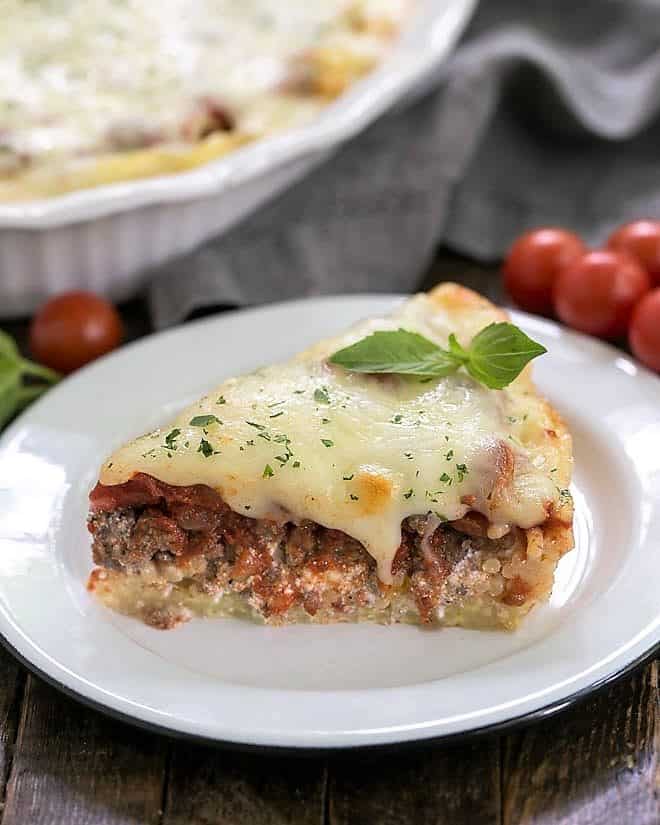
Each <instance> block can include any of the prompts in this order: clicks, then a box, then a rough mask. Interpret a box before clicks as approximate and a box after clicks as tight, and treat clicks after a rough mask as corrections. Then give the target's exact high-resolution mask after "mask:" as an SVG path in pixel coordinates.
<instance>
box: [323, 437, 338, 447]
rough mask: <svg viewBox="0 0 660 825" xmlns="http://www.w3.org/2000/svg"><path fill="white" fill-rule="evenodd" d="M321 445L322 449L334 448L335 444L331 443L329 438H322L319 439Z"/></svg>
mask: <svg viewBox="0 0 660 825" xmlns="http://www.w3.org/2000/svg"><path fill="white" fill-rule="evenodd" d="M321 444H323V446H324V447H334V446H335V442H334V441H331V440H330V439H329V438H322V439H321Z"/></svg>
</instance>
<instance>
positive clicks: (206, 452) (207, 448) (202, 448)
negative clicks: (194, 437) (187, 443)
mask: <svg viewBox="0 0 660 825" xmlns="http://www.w3.org/2000/svg"><path fill="white" fill-rule="evenodd" d="M197 452H198V453H201V454H202V455H203V456H204V458H208V457H209V456H212V455H213V447H212V446H211V445H210V444H209V442H208V441H207V440H206V439H205V438H202V439H201V441H200V442H199V447H198V448H197Z"/></svg>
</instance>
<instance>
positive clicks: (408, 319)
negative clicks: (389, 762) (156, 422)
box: [100, 284, 572, 582]
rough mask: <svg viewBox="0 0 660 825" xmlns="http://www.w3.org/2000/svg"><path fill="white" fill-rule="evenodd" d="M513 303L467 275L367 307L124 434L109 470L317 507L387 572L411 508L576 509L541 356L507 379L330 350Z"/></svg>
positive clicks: (450, 328) (234, 497) (289, 514)
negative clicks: (293, 352) (497, 301)
mask: <svg viewBox="0 0 660 825" xmlns="http://www.w3.org/2000/svg"><path fill="white" fill-rule="evenodd" d="M502 317H503V314H502V313H501V312H500V311H499V310H497V309H495V308H494V307H493V306H492V305H491V304H490V303H489V302H487V301H485V300H483V299H481V298H479V297H478V296H476V295H475V294H474V293H472V292H470V291H469V290H464V289H462V288H461V287H458V286H456V285H454V284H444V285H442V286H441V287H438V288H437V289H436V290H434V292H432V293H431V294H430V295H416V296H414V297H413V298H411V299H410V300H408V301H407V302H406V303H405V304H403V306H402V307H401V308H400V309H398V310H397V311H396V312H394V313H393V314H392V315H391V316H388V317H385V318H374V319H370V320H367V321H364V322H362V323H360V324H358V325H356V326H355V327H353V328H352V329H350V330H349V331H347V332H346V333H344V334H343V335H340V336H338V337H336V338H332V339H328V340H325V341H322V342H320V343H319V344H317V345H315V346H314V347H312V348H311V349H309V350H307V351H305V352H303V353H301V354H300V355H298V356H297V357H296V358H294V359H292V360H291V361H288V362H286V363H284V364H277V365H275V366H271V367H266V368H264V369H260V370H257V371H256V372H253V373H250V374H249V375H244V376H241V377H238V378H231V379H229V380H227V381H225V382H224V383H223V384H221V385H220V386H219V387H218V388H217V389H215V390H214V391H213V392H211V393H209V395H207V396H206V397H205V398H203V399H202V400H201V401H199V402H198V403H196V404H194V405H192V406H191V407H189V408H187V409H186V410H184V411H183V412H182V413H181V414H180V415H178V416H177V417H176V418H175V420H174V421H172V422H171V423H170V424H169V425H168V426H167V427H163V428H161V429H158V430H156V431H155V432H153V433H150V434H148V435H145V436H142V437H141V438H138V439H136V440H135V441H133V442H131V443H130V444H128V445H126V446H125V447H122V448H121V449H119V450H118V451H117V452H116V453H114V455H112V456H111V457H110V459H109V460H108V461H107V462H106V463H105V465H104V466H103V468H102V472H101V476H100V481H101V483H102V484H106V485H112V484H121V483H123V482H125V481H127V480H129V479H130V478H131V477H132V476H133V475H134V474H135V473H138V472H142V473H148V474H150V475H152V476H155V477H156V478H158V479H160V480H162V481H165V482H167V483H169V484H175V485H191V484H206V485H208V486H210V487H212V488H214V489H216V490H217V491H218V492H219V493H220V495H221V496H222V497H223V498H224V499H225V501H226V502H227V503H228V504H229V506H230V507H232V508H233V509H234V510H235V511H236V512H239V513H242V514H244V515H248V516H251V517H254V518H275V519H292V520H294V521H299V520H302V519H310V520H312V521H315V522H318V523H319V524H322V525H324V526H326V527H330V528H334V529H338V530H342V531H344V532H345V533H347V534H348V535H350V536H353V537H354V538H356V539H358V540H359V541H360V542H362V543H363V544H364V546H365V548H366V549H367V551H368V552H369V553H370V554H371V555H372V556H373V557H374V559H376V561H377V563H378V571H379V576H380V578H381V580H382V581H383V582H390V581H391V564H392V560H393V558H394V554H395V553H396V550H397V548H398V546H399V543H400V538H401V522H402V521H403V519H404V518H406V517H407V516H410V515H415V514H420V513H427V512H432V513H435V514H436V516H437V517H438V519H440V520H445V519H448V520H450V521H453V520H455V519H459V518H461V517H463V516H464V515H465V514H466V513H467V512H468V511H470V510H472V511H477V512H480V513H482V514H483V515H484V516H486V517H487V519H488V521H489V524H490V528H489V535H491V536H492V537H493V538H496V537H498V536H500V535H502V534H504V533H505V532H506V531H507V530H508V529H509V527H510V526H511V525H517V526H519V527H523V528H530V527H533V526H535V525H540V524H543V523H544V522H545V521H546V520H547V519H548V518H549V517H550V516H556V517H559V518H561V514H562V509H563V508H564V507H565V496H564V495H562V490H563V489H564V488H565V487H567V486H568V483H569V481H570V475H571V461H572V459H571V442H570V436H569V435H568V433H567V432H566V430H565V428H564V426H563V424H562V422H561V421H560V419H559V418H558V416H557V414H556V413H555V412H554V411H553V410H552V408H550V407H549V405H548V404H547V403H546V402H545V401H544V400H543V399H542V398H540V397H539V396H538V395H537V393H536V391H535V389H534V386H533V384H532V382H531V379H530V370H529V368H527V369H526V370H525V371H523V373H522V374H521V375H520V376H519V377H518V378H517V379H516V381H514V382H513V383H512V384H511V385H510V386H509V387H507V388H506V389H504V390H489V389H487V388H486V387H484V386H482V385H480V384H478V383H477V382H475V381H474V380H473V379H472V378H471V377H470V376H468V375H467V374H466V373H464V372H463V371H459V372H457V373H456V374H454V375H451V376H448V377H445V378H441V379H437V380H434V381H431V382H429V383H420V382H419V381H418V380H416V379H414V378H407V377H399V376H368V375H363V374H358V373H351V372H347V371H345V370H343V369H341V368H339V367H333V366H330V365H329V364H328V363H327V358H328V356H330V355H331V354H332V353H333V352H335V351H336V350H338V349H340V348H342V347H344V346H347V345H348V344H351V343H353V342H355V341H357V340H359V339H360V338H362V337H364V336H365V335H366V334H368V333H370V332H372V331H373V330H377V329H397V328H399V327H403V328H405V329H408V330H412V331H416V332H419V333H421V334H423V335H425V336H426V337H428V338H430V339H431V340H433V341H435V342H436V343H438V344H440V345H443V346H445V345H446V343H447V339H448V336H449V334H450V333H452V332H453V333H455V334H456V336H457V337H458V340H459V341H460V342H461V343H462V344H464V345H467V344H468V343H469V341H470V340H471V338H472V337H473V336H474V335H475V334H476V333H477V332H478V331H479V330H481V329H482V328H483V327H484V326H485V325H487V324H488V323H490V322H492V321H495V320H501V318H502Z"/></svg>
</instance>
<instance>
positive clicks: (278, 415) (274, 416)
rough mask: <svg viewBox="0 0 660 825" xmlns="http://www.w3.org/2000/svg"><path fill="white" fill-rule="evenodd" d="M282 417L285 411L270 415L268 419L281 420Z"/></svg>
mask: <svg viewBox="0 0 660 825" xmlns="http://www.w3.org/2000/svg"><path fill="white" fill-rule="evenodd" d="M281 415H284V410H280V411H279V412H276V413H273V414H272V415H269V416H268V418H279V417H280V416H281Z"/></svg>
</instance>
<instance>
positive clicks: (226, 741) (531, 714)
mask: <svg viewBox="0 0 660 825" xmlns="http://www.w3.org/2000/svg"><path fill="white" fill-rule="evenodd" d="M406 297H407V296H406V294H401V293H376V294H374V293H356V294H345V293H344V294H339V295H324V296H314V297H306V298H299V299H295V300H289V301H280V302H276V303H272V304H267V305H262V306H259V307H247V308H241V309H238V310H232V311H228V312H224V313H219V314H215V315H212V316H210V317H208V318H203V319H199V320H196V321H193V322H190V323H188V324H185V325H181V326H178V327H174V328H172V329H168V330H162V331H159V332H157V333H153V334H151V335H149V336H146V337H143V338H141V339H138V340H136V341H133V342H131V343H130V344H128V345H126V346H124V347H122V348H121V349H120V350H117V351H116V352H115V353H111V354H110V355H108V356H106V357H105V358H103V359H102V360H103V361H104V362H109V361H111V360H113V359H114V358H118V357H123V355H124V354H125V353H126V352H127V351H128V350H130V349H131V348H132V347H135V346H143V345H145V344H146V343H147V342H150V343H152V342H153V340H154V339H158V340H160V339H161V337H162V336H165V337H176V336H177V335H185V333H186V331H187V330H189V329H190V328H192V327H201V326H206V325H213V324H217V323H218V322H221V319H224V318H231V317H235V316H236V315H242V316H249V315H252V314H257V315H258V314H261V313H263V312H268V311H274V312H278V311H282V310H286V308H288V307H292V306H295V305H300V304H307V305H309V304H311V303H314V304H316V305H317V306H318V305H319V304H321V305H323V304H326V303H338V302H341V303H351V302H354V301H358V302H359V301H373V300H378V301H400V300H404V299H405V298H406ZM514 313H515V314H514V320H516V319H520V320H521V321H522V322H523V323H527V322H529V324H530V325H531V326H532V327H534V326H536V327H537V328H542V327H546V328H547V329H548V332H550V331H551V330H552V331H554V332H555V334H556V333H557V331H558V332H559V333H560V335H561V336H564V335H569V336H570V337H575V338H577V339H578V340H579V341H580V342H581V343H582V344H584V345H586V346H588V348H589V349H590V350H591V351H596V352H598V351H600V352H601V353H603V352H604V351H605V352H607V354H608V355H609V356H610V358H616V359H617V360H619V359H620V360H622V361H623V362H624V363H626V364H628V365H629V366H632V367H633V368H634V369H636V370H638V371H639V372H640V373H641V374H642V375H643V376H647V377H649V378H651V379H652V380H658V379H657V377H656V376H655V375H654V374H653V373H651V372H650V371H648V370H646V369H644V368H643V367H640V366H639V365H637V364H636V363H635V362H634V361H633V360H632V359H631V358H630V357H629V356H627V354H625V353H623V352H622V351H620V350H618V349H617V348H615V347H613V346H612V345H610V344H606V343H604V342H601V341H597V340H595V339H592V338H590V337H589V336H586V335H582V334H579V333H574V332H573V331H572V330H568V329H566V328H565V327H563V326H562V325H559V324H556V323H554V322H552V321H549V320H547V319H545V318H539V317H537V316H533V315H528V314H527V313H522V312H517V311H514ZM95 363H98V362H95ZM94 367H95V364H90V365H89V366H88V367H86V368H83V369H82V370H80V371H79V372H78V373H77V374H76V375H75V376H72V380H71V383H75V382H78V381H80V380H84V379H85V375H86V374H87V371H88V370H89V369H94ZM68 383H69V382H68V381H67V382H63V384H61V385H60V386H59V387H56V388H54V392H55V393H57V392H58V391H61V390H62V388H63V387H66V385H67V384H68ZM49 395H50V393H49ZM45 400H46V399H40V400H39V401H37V404H41V403H43V402H45ZM35 406H36V405H35ZM21 419H22V415H21V416H18V417H17V419H16V420H15V421H14V422H12V423H11V424H10V425H9V427H8V428H7V429H6V430H5V432H4V433H3V434H2V437H1V438H0V444H2V442H4V441H5V440H7V441H9V440H10V439H11V436H12V435H13V432H14V429H15V428H18V426H20V422H21ZM0 613H1V615H2V619H3V623H4V621H6V620H7V619H9V617H8V616H7V614H6V611H5V608H4V606H2V610H1V611H0ZM9 623H10V625H11V624H13V623H12V622H11V620H10V621H9ZM654 628H655V623H653V625H652V626H651V631H650V643H649V644H648V645H647V646H644V647H643V648H642V649H641V650H639V649H637V650H634V656H633V658H632V659H630V660H628V661H623V662H622V663H618V665H617V666H616V667H615V669H614V670H611V671H609V672H606V673H601V674H600V675H599V676H598V677H597V678H595V679H593V680H590V681H589V683H588V684H586V685H582V686H581V687H579V688H578V689H577V690H575V691H573V692H572V693H569V694H567V695H564V696H558V697H556V698H554V699H553V700H551V701H550V702H548V703H547V704H545V705H543V706H541V707H539V708H534V709H532V710H528V711H524V712H522V713H520V714H517V715H515V716H510V717H508V718H504V719H501V720H498V721H494V722H490V723H486V724H483V725H475V726H474V727H469V728H467V729H464V730H455V731H451V732H447V733H431V734H429V735H425V731H424V729H423V728H421V729H420V728H419V727H418V729H417V730H415V727H416V726H415V725H411V726H406V729H404V730H399V731H397V730H390V731H387V732H386V735H385V737H384V738H383V737H380V741H375V742H372V743H369V742H364V741H346V740H347V739H349V740H350V737H345V736H343V735H341V736H340V735H329V736H328V737H327V738H328V739H334V741H331V742H329V743H328V744H327V745H320V746H319V745H318V744H306V743H301V742H300V741H298V742H295V743H292V742H291V741H290V742H289V743H287V744H285V745H278V744H273V742H268V741H262V742H260V743H259V742H254V741H253V742H250V741H249V735H248V736H247V737H246V738H245V739H243V740H239V739H231V738H222V737H220V736H216V735H213V734H210V735H209V736H206V735H204V734H202V733H199V732H196V731H191V730H190V729H188V730H185V729H183V727H182V726H181V725H179V724H178V723H179V720H178V719H175V720H174V724H173V725H172V726H169V725H166V724H160V723H158V722H155V721H152V720H150V719H146V718H144V717H143V716H138V715H137V714H131V713H127V712H124V710H121V709H119V708H117V707H113V706H112V705H111V704H108V703H106V702H104V701H102V700H101V699H99V698H95V696H94V695H86V694H85V693H82V692H80V691H79V690H77V689H76V688H75V687H71V686H70V685H69V684H66V683H65V682H62V681H61V680H60V679H59V678H58V677H57V676H54V675H51V674H50V673H49V672H47V671H45V670H43V669H42V668H41V667H40V666H39V665H37V664H35V663H34V662H33V661H32V660H31V659H30V658H29V657H28V656H27V655H25V654H23V653H22V652H20V651H19V650H18V649H17V648H16V647H15V646H14V645H13V644H12V642H10V641H9V639H8V638H7V637H6V636H5V634H4V633H3V632H2V631H0V643H1V644H2V645H3V646H4V647H5V648H6V649H7V650H9V651H10V653H11V654H12V655H13V656H14V657H15V658H16V659H18V660H19V661H20V662H21V663H22V664H23V665H24V666H25V667H26V668H27V669H28V670H29V671H30V672H32V673H35V674H36V675H37V676H39V677H40V678H42V679H44V680H45V681H46V682H47V683H49V684H51V685H52V686H54V687H55V688H56V689H58V690H60V691H61V692H63V693H65V694H66V695H68V696H71V697H73V698H74V699H76V700H77V701H80V702H82V703H83V704H85V705H86V706H89V707H92V708H94V709H96V710H100V711H101V712H103V713H105V714H106V715H109V716H110V717H112V718H115V719H119V720H120V721H123V722H128V723H129V724H132V725H135V726H137V727H139V728H143V729H147V730H151V731H156V732H158V733H161V734H165V735H168V736H174V737H177V738H183V739H186V740H192V741H198V742H204V743H212V744H215V745H218V746H220V747H232V748H239V749H245V750H257V751H278V752H300V751H305V752H310V753H314V752H316V753H320V752H331V751H337V750H342V749H361V748H367V749H382V748H385V749H386V748H389V747H394V746H405V745H413V744H415V743H420V744H421V743H427V742H428V743H432V742H439V741H443V742H445V741H456V740H459V739H464V738H468V737H472V736H479V735H486V734H489V733H495V732H498V731H503V730H506V729H510V728H512V727H515V726H522V725H525V724H529V723H531V722H534V721H537V720H539V719H542V718H547V717H548V716H550V715H553V714H554V713H557V712H559V711H560V710H561V709H563V708H566V707H568V706H572V705H573V704H575V702H578V701H580V700H581V699H583V698H586V697H587V696H589V695H591V694H592V693H594V692H595V691H597V690H599V689H600V688H602V687H604V686H605V685H608V684H610V683H612V682H613V681H615V680H617V679H618V678H620V677H622V676H623V675H625V674H626V673H629V672H631V671H632V670H634V669H635V668H636V667H638V666H641V664H642V663H643V662H645V661H647V660H648V659H650V658H651V657H653V656H655V655H656V654H657V653H658V652H659V651H660V635H658V638H657V639H656V638H655V634H654ZM17 630H18V631H19V634H20V636H24V634H23V633H22V632H21V631H20V629H19V628H17ZM24 638H25V639H26V641H27V642H28V643H29V649H30V650H32V651H34V652H35V653H36V654H37V656H36V657H35V658H39V654H41V658H44V659H47V658H49V656H48V654H47V653H46V652H45V651H44V650H43V649H41V648H40V647H39V645H38V644H36V643H35V642H33V641H32V640H31V639H30V637H28V636H24ZM646 641H647V640H646V639H643V644H645V643H646ZM629 644H630V646H631V647H633V648H634V647H636V645H635V644H634V642H633V640H629ZM624 658H625V654H624ZM65 669H66V666H65V665H64V664H63V663H60V662H58V661H55V662H54V670H55V671H60V672H61V671H63V670H65ZM72 681H73V683H74V684H76V685H80V684H81V681H82V680H81V678H80V677H79V676H77V675H76V674H73V676H72ZM94 692H95V694H96V696H98V693H99V688H98V687H97V688H96V689H95V691H94ZM258 735H259V734H257V738H258ZM303 736H304V733H302V732H300V731H296V732H293V735H291V734H289V736H288V737H287V738H289V739H290V740H293V739H296V738H297V739H298V740H300V739H301V738H302V737H303ZM368 736H369V733H368V732H366V731H356V732H355V736H354V738H355V739H362V740H364V738H365V737H367V738H368Z"/></svg>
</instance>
